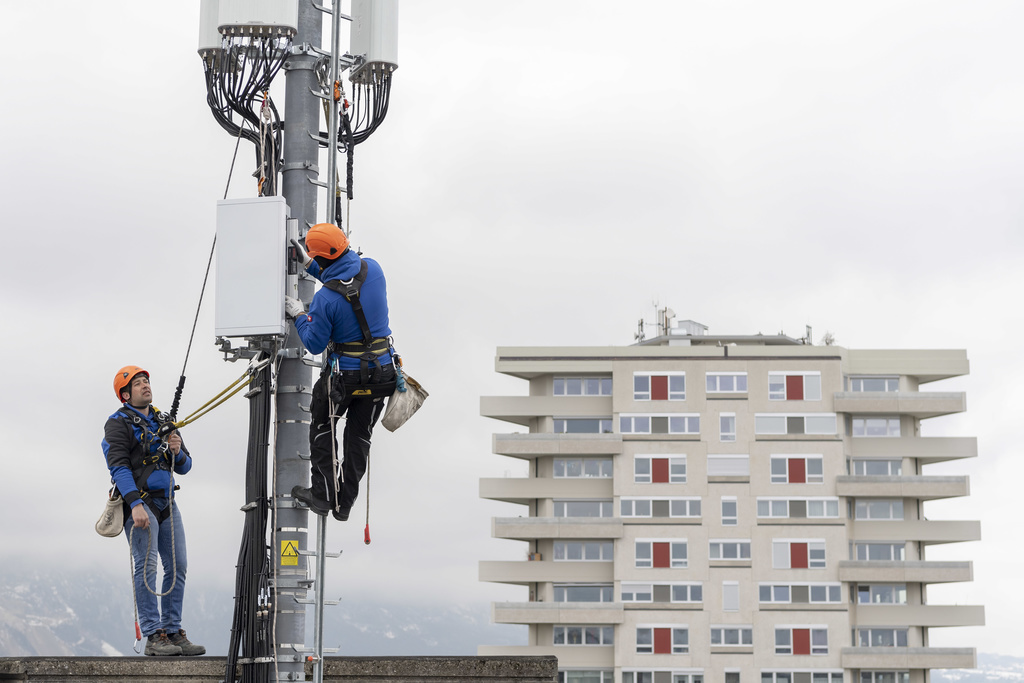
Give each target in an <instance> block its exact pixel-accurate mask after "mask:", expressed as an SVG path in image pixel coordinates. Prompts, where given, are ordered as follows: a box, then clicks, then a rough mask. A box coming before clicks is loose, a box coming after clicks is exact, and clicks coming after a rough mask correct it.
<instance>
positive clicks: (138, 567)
mask: <svg viewBox="0 0 1024 683" xmlns="http://www.w3.org/2000/svg"><path fill="white" fill-rule="evenodd" d="M141 505H142V507H143V508H144V509H145V510H146V512H147V513H148V514H149V528H148V529H135V522H134V520H132V516H131V514H126V515H125V523H124V533H125V537H126V538H128V543H129V545H130V547H131V551H132V559H133V560H134V562H135V602H136V606H137V607H138V610H139V627H140V628H141V629H142V636H143V637H144V638H145V637H148V636H151V635H152V634H153V633H154V632H156V631H157V630H158V629H161V628H162V629H165V630H166V631H167V632H168V633H176V632H177V631H178V629H180V628H181V604H182V602H183V601H184V597H185V570H186V567H187V566H188V557H187V556H186V554H185V527H184V525H183V524H182V523H181V514H179V512H178V506H177V505H176V504H174V503H172V504H171V506H172V507H171V514H170V515H169V516H168V517H167V519H165V520H164V521H163V522H161V523H160V525H159V526H158V525H157V521H156V515H155V514H154V513H153V511H152V510H151V509H150V508H149V506H148V505H147V504H146V503H142V504H141ZM172 536H173V539H172ZM151 539H152V540H151ZM147 552H148V555H149V557H148V559H147V557H146V555H147ZM158 554H159V556H160V562H161V564H162V566H163V570H164V580H163V587H162V588H158V587H157V585H156V567H157V555H158ZM143 570H145V581H144V579H143ZM146 582H148V583H149V588H146ZM172 585H173V586H174V588H173V589H172V588H171V586H172ZM150 588H151V589H152V592H151V591H150ZM153 593H167V595H164V596H157V595H154V594H153ZM157 597H160V605H159V607H158V606H157Z"/></svg>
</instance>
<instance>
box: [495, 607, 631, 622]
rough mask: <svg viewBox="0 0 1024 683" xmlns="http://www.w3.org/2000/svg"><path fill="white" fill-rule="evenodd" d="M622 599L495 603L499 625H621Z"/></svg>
mask: <svg viewBox="0 0 1024 683" xmlns="http://www.w3.org/2000/svg"><path fill="white" fill-rule="evenodd" d="M623 615H624V611H623V609H622V603H621V602H494V603H491V621H493V622H494V623H495V624H621V623H622V621H623Z"/></svg>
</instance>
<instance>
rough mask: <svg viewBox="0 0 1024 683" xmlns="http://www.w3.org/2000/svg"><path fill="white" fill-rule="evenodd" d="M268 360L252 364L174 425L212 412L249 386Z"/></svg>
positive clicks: (188, 421)
mask: <svg viewBox="0 0 1024 683" xmlns="http://www.w3.org/2000/svg"><path fill="white" fill-rule="evenodd" d="M267 362H269V361H265V362H263V363H259V364H257V365H255V366H250V367H248V368H246V370H245V372H243V373H242V376H241V377H239V378H238V379H236V380H235V381H234V382H232V383H231V384H229V385H228V386H227V388H226V389H224V391H222V392H220V393H219V394H217V395H216V396H214V397H213V398H211V399H210V400H209V401H207V402H206V403H204V404H203V405H201V406H199V408H197V409H196V410H194V411H193V412H192V413H191V414H190V415H186V416H185V417H183V418H182V419H181V420H180V421H179V422H175V423H174V426H175V427H176V428H178V429H180V428H182V427H184V426H185V425H187V424H191V423H193V422H195V421H196V420H198V419H199V418H201V417H202V416H203V415H206V414H207V413H208V412H210V411H211V410H213V409H214V408H216V407H217V406H219V405H221V404H222V403H224V402H225V401H227V400H228V399H229V398H231V397H232V396H234V395H235V394H237V393H238V392H239V391H241V390H242V389H244V388H246V387H247V386H249V382H251V381H252V378H253V375H254V374H255V373H256V371H257V370H259V369H260V368H262V367H263V366H264V365H266V363H267ZM243 380H244V381H243ZM229 392H230V393H229ZM218 399H219V400H218Z"/></svg>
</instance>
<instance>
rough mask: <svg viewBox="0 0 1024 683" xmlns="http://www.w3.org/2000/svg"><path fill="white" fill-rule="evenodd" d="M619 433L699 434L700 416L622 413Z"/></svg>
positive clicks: (694, 414)
mask: <svg viewBox="0 0 1024 683" xmlns="http://www.w3.org/2000/svg"><path fill="white" fill-rule="evenodd" d="M619 431H620V432H622V433H623V434H700V415H698V414H696V413H693V414H686V415H683V414H671V415H670V414H668V413H665V414H660V415H637V414H635V413H629V414H627V413H623V414H621V415H619Z"/></svg>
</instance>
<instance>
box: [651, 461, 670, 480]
mask: <svg viewBox="0 0 1024 683" xmlns="http://www.w3.org/2000/svg"><path fill="white" fill-rule="evenodd" d="M651 481H652V482H653V483H655V484H667V483H668V458H651Z"/></svg>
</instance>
